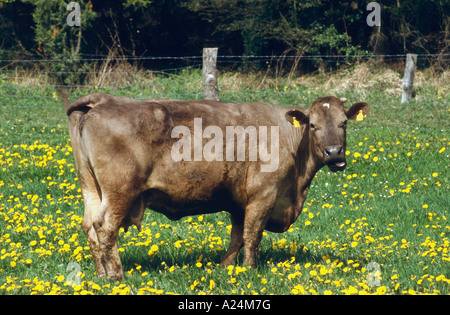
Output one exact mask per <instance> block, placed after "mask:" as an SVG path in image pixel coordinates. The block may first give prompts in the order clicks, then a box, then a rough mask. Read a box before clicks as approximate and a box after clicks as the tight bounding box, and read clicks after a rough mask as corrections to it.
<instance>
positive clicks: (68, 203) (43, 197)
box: [0, 71, 450, 294]
mask: <svg viewBox="0 0 450 315" xmlns="http://www.w3.org/2000/svg"><path fill="white" fill-rule="evenodd" d="M199 80H200V72H199V71H192V72H185V73H182V74H180V75H176V76H166V77H163V76H161V77H155V78H153V79H152V80H151V81H149V82H148V83H147V82H144V83H143V84H142V85H140V86H129V87H124V88H121V89H117V90H115V89H114V90H113V89H110V90H107V89H104V90H102V91H103V92H109V93H112V94H116V95H127V96H132V97H138V98H146V97H171V98H185V99H192V98H197V99H198V98H201V97H202V93H201V90H200V84H199ZM53 92H54V91H53V90H52V89H50V88H45V87H41V88H39V87H21V86H19V85H17V84H13V83H11V82H2V83H1V84H0V97H1V99H2V103H1V105H0V124H1V125H0V231H1V232H0V233H1V234H0V294H47V293H54V294H73V293H75V294H91V293H92V294H110V293H112V294H130V293H134V294H137V293H144V294H172V293H174V294H203V293H206V294H303V293H305V294H330V293H331V294H346V293H348V294H368V293H370V294H372V293H377V294H425V293H437V294H450V254H449V250H450V244H449V242H450V240H449V236H450V223H449V217H450V213H449V208H448V200H449V199H450V198H449V197H450V196H449V179H448V164H449V163H448V153H449V141H450V139H449V138H448V137H449V125H448V105H449V98H448V96H445V95H443V93H439V94H438V93H437V89H436V88H435V87H433V86H428V85H424V86H420V87H418V98H417V100H413V101H411V102H410V103H409V104H404V105H402V104H400V102H399V99H400V97H399V95H396V96H392V95H389V94H386V93H384V92H383V91H382V90H377V89H366V90H345V91H342V92H340V93H339V94H338V95H336V96H340V97H347V98H348V100H349V103H354V102H357V101H367V102H369V103H370V104H371V111H370V114H369V115H368V116H367V118H366V119H365V120H364V121H363V122H361V123H357V122H352V123H351V124H349V130H348V148H347V149H348V152H347V154H348V164H349V165H348V167H347V169H346V170H345V171H344V172H342V173H338V174H333V173H330V172H328V170H327V169H325V168H324V169H322V170H321V171H320V172H319V173H318V174H317V176H316V178H315V179H314V181H313V185H312V187H311V189H310V191H309V194H308V197H307V203H306V204H305V209H304V212H303V213H302V214H301V215H300V217H299V219H298V220H297V222H296V223H295V224H293V225H292V227H291V228H290V229H289V230H288V231H287V232H286V233H283V234H274V233H269V232H268V233H265V235H264V238H263V241H262V243H261V247H260V255H259V257H258V267H257V268H256V269H249V268H245V267H243V266H242V264H240V263H241V262H242V257H241V256H240V257H238V261H239V264H238V265H236V266H235V267H234V268H232V269H231V268H229V269H223V268H219V267H218V265H217V264H218V263H219V261H220V259H221V257H222V256H223V255H224V253H225V251H226V249H227V247H228V245H229V233H230V220H229V216H228V214H226V213H219V214H214V215H205V216H198V217H192V218H189V217H187V218H183V219H181V220H180V221H177V222H172V221H170V220H168V219H167V218H165V217H164V216H162V215H160V214H157V213H155V212H152V211H147V212H146V215H145V219H144V222H143V228H142V231H141V232H140V233H139V232H138V231H137V229H135V228H134V227H133V228H131V229H130V230H129V231H128V232H127V233H125V232H124V231H121V233H120V239H119V251H120V255H121V259H122V262H123V265H124V269H125V273H126V278H125V280H124V281H123V282H120V283H119V282H109V281H108V280H105V279H99V278H97V277H96V276H95V269H94V265H93V261H92V257H91V255H90V252H89V248H88V244H87V241H86V238H85V236H84V234H83V232H82V230H81V220H82V217H83V201H82V195H81V192H80V190H79V187H78V182H77V175H76V171H75V169H74V162H73V157H72V154H71V152H70V151H71V149H70V141H69V136H68V132H67V127H66V123H67V121H66V117H65V114H64V111H63V108H62V105H61V104H60V100H58V99H57V98H58V97H57V96H55V95H54V94H53ZM89 92H92V91H88V90H79V91H73V93H74V94H73V95H72V99H75V97H77V96H79V95H82V94H86V93H89ZM326 94H333V93H332V92H328V91H322V90H321V89H320V87H310V86H286V87H284V86H277V87H275V86H273V87H271V88H269V89H266V90H264V91H262V90H259V91H255V89H254V88H245V87H243V88H242V89H241V90H239V91H228V92H227V91H225V93H224V95H222V100H224V101H254V100H263V101H267V102H270V103H274V104H279V105H299V106H309V104H310V103H311V102H312V101H313V100H314V99H315V98H317V97H319V96H324V95H326ZM377 271H379V272H378V273H377ZM78 272H79V273H78ZM76 280H78V283H77V281H76Z"/></svg>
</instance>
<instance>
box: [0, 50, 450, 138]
mask: <svg viewBox="0 0 450 315" xmlns="http://www.w3.org/2000/svg"><path fill="white" fill-rule="evenodd" d="M0 52H1V50H0ZM406 56H407V55H406V54H395V55H346V56H336V55H311V56H289V55H287V56H286V55H278V56H273V55H262V56H240V55H231V56H226V55H218V56H217V68H218V70H219V74H220V73H222V72H227V71H230V69H234V70H233V71H239V70H240V69H242V68H243V67H245V66H248V65H252V64H254V65H256V66H257V67H258V68H259V69H261V70H260V71H261V72H265V71H266V72H267V71H268V70H269V69H271V71H274V72H275V71H279V72H280V73H279V74H280V75H287V74H288V73H289V71H291V70H292V66H289V65H288V66H286V64H289V63H290V64H291V65H298V63H299V62H300V61H310V62H319V61H320V62H323V63H334V64H335V63H337V62H339V63H341V64H345V63H346V64H348V65H354V64H356V63H362V62H378V61H380V62H384V63H401V62H404V61H405V60H406ZM417 60H418V62H427V63H429V64H432V63H433V62H437V61H439V62H440V63H441V64H447V65H448V63H449V61H450V54H418V55H417ZM68 62H69V63H70V62H79V63H88V64H90V67H88V70H80V71H77V72H76V74H77V75H82V76H84V77H86V78H89V79H88V80H85V82H84V83H82V84H61V83H55V82H53V81H51V80H48V79H47V78H48V77H55V76H61V75H64V74H65V75H70V74H74V72H73V71H53V70H51V69H49V67H45V66H42V65H45V64H50V63H58V64H64V63H68ZM202 65H203V61H202V56H163V57H157V56H156V57H155V56H141V57H136V56H121V57H113V58H111V57H109V56H106V55H90V54H82V55H80V58H77V59H50V60H47V59H42V58H40V57H39V56H37V55H32V54H26V55H23V58H19V59H0V80H1V84H0V129H2V130H3V132H5V130H7V131H9V134H10V135H11V134H14V135H15V136H18V137H27V136H31V135H33V134H36V133H39V134H40V136H41V137H44V138H51V137H53V136H54V133H55V132H60V131H61V130H65V129H66V128H65V124H66V117H65V115H64V111H63V110H62V105H61V100H59V99H58V94H57V92H56V91H57V89H58V88H61V87H65V88H68V89H70V90H71V93H73V95H78V96H79V95H82V94H86V93H90V92H93V91H97V92H107V93H112V94H114V92H115V91H117V90H120V92H121V95H123V94H124V93H125V94H128V95H129V96H130V97H134V98H137V99H151V98H180V99H202V98H203V91H202V88H201V78H200V77H199V75H197V76H192V75H190V74H189V72H190V71H191V70H200V69H202ZM283 67H284V68H283ZM275 69H277V70H275ZM283 71H284V72H283ZM191 72H192V71H191ZM198 73H199V72H198ZM174 75H176V76H177V79H178V80H179V79H180V76H181V77H183V76H184V75H186V78H185V79H184V82H183V83H182V84H179V85H177V86H174V87H172V86H171V84H170V82H171V79H172V78H173V76H174ZM155 76H161V77H164V78H166V82H167V84H164V83H161V82H162V81H161V80H151V78H152V77H155ZM193 80H194V81H195V80H196V81H198V82H192V81H193ZM221 88H226V87H224V86H223V85H221V83H220V81H219V89H221ZM226 93H247V94H258V95H260V96H261V98H264V96H265V93H266V91H264V90H261V89H257V90H255V89H251V90H245V91H242V90H239V91H237V90H232V89H226ZM270 93H280V94H289V93H291V94H295V93H298V92H294V91H283V90H282V89H280V90H279V91H270ZM24 120H26V121H24ZM18 128H21V130H17V129H18ZM7 133H8V132H7ZM0 142H1V138H0Z"/></svg>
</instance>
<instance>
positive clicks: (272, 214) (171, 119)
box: [63, 93, 369, 279]
mask: <svg viewBox="0 0 450 315" xmlns="http://www.w3.org/2000/svg"><path fill="white" fill-rule="evenodd" d="M63 99H64V100H65V107H66V111H67V114H68V116H69V132H70V138H71V143H72V147H73V154H74V158H75V163H76V166H77V171H78V175H79V181H80V186H81V189H82V192H83V198H84V203H85V214H84V220H83V224H82V227H83V230H84V232H85V234H86V236H87V238H88V240H89V245H90V248H91V252H92V256H93V259H94V262H95V266H96V270H97V275H98V276H107V277H108V278H109V279H122V278H123V276H124V274H123V270H122V265H121V262H120V258H119V255H118V251H117V238H118V233H119V228H120V227H124V228H128V227H129V226H130V225H133V224H134V225H136V226H137V227H138V228H140V222H141V220H142V218H143V214H144V210H145V208H147V207H148V208H150V209H152V210H155V211H158V212H161V213H163V214H165V215H166V216H167V217H169V218H170V219H173V220H177V219H180V218H181V217H183V216H187V215H195V214H203V213H213V212H218V211H222V210H226V211H228V212H229V213H230V215H231V222H232V230H231V243H230V246H229V249H228V251H227V252H226V254H225V256H224V258H223V260H222V264H223V265H229V264H233V263H234V262H235V260H236V257H237V254H238V252H239V250H240V249H241V248H242V247H244V263H245V264H247V265H250V266H255V264H256V255H257V249H258V246H259V243H260V241H261V237H262V232H263V230H264V229H267V230H269V231H273V232H284V231H286V230H287V229H288V228H289V226H290V225H291V224H292V223H294V222H295V220H296V219H297V217H298V215H299V214H300V213H301V211H302V206H303V203H304V201H305V198H306V194H307V191H308V188H309V186H310V184H311V181H312V179H313V177H314V175H315V174H316V172H317V171H318V170H319V169H320V168H321V167H322V166H324V165H328V166H329V168H330V169H331V170H332V171H337V170H343V168H345V140H346V139H345V137H346V135H345V128H346V121H347V119H355V118H356V116H357V114H358V113H360V111H362V113H363V114H366V113H367V109H368V107H369V105H368V104H367V103H356V104H354V105H353V106H352V107H351V108H350V109H346V108H345V107H344V106H343V105H342V104H343V102H344V100H343V99H339V98H335V97H325V98H319V99H317V100H316V101H315V102H314V103H313V104H312V106H311V107H310V108H308V109H299V108H293V107H280V106H272V105H268V104H263V103H221V102H215V101H178V100H158V101H137V100H133V99H129V98H124V97H114V96H110V95H106V94H101V93H96V94H90V95H86V96H83V97H81V98H79V99H78V100H76V101H75V102H74V103H72V104H70V105H69V103H68V98H67V95H66V94H65V93H63ZM325 103H328V104H329V106H328V107H326V106H324V105H323V104H325ZM196 117H200V118H202V120H203V126H204V127H205V126H208V125H214V126H219V127H221V128H223V130H225V127H226V126H227V125H228V126H231V125H233V126H244V127H246V126H250V125H251V126H279V167H278V169H277V170H276V171H275V172H267V173H265V172H261V171H260V164H261V163H265V162H261V161H248V159H246V161H243V162H238V161H228V162H227V161H220V162H219V161H213V162H206V161H201V162H196V161H192V162H187V161H180V162H175V161H174V160H173V159H172V158H171V153H170V152H171V147H172V145H173V144H174V143H175V142H176V141H178V139H172V138H171V130H172V129H173V127H175V126H178V125H183V126H188V127H189V128H191V127H192V125H193V123H192V122H193V120H194V118H196ZM293 117H295V119H296V120H297V121H298V122H300V124H301V126H300V127H299V128H296V127H294V126H293V124H294V118H293ZM268 147H269V148H270V145H268ZM342 151H343V152H344V153H343V152H342ZM247 154H248V153H247Z"/></svg>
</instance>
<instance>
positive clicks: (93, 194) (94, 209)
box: [82, 190, 106, 277]
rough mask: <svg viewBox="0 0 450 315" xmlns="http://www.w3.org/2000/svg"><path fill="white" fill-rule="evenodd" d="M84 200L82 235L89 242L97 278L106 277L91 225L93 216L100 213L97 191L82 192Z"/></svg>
mask: <svg viewBox="0 0 450 315" xmlns="http://www.w3.org/2000/svg"><path fill="white" fill-rule="evenodd" d="M83 199H84V204H85V208H84V218H83V223H82V228H83V231H84V234H86V237H87V239H88V241H89V247H90V249H91V254H92V258H93V260H94V263H95V270H96V271H97V276H98V277H105V276H106V269H105V260H104V257H103V252H102V250H101V248H100V243H99V241H98V237H97V232H96V230H95V228H94V224H93V216H95V214H96V213H98V212H99V211H100V206H101V201H100V197H99V195H98V193H97V191H87V190H83Z"/></svg>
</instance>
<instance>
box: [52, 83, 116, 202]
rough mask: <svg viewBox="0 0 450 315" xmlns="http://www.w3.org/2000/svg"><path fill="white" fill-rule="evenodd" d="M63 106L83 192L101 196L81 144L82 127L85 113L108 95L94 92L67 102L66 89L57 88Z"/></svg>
mask: <svg viewBox="0 0 450 315" xmlns="http://www.w3.org/2000/svg"><path fill="white" fill-rule="evenodd" d="M59 94H60V96H61V99H62V100H63V104H64V108H65V110H66V113H67V116H68V127H69V136H70V143H71V146H72V153H73V157H74V160H75V165H76V168H77V172H78V178H79V183H80V186H81V188H82V190H83V192H94V191H96V192H97V193H98V195H99V196H100V198H101V190H100V187H99V185H98V183H97V180H96V178H95V174H94V170H93V169H92V167H91V163H90V162H89V157H88V154H87V152H86V150H85V146H84V145H83V139H82V133H81V131H82V127H83V123H84V121H85V115H86V114H87V113H88V111H90V110H91V109H92V108H94V107H95V106H97V105H98V104H100V103H102V102H103V101H105V100H106V99H107V97H108V95H106V94H102V93H95V94H89V95H86V96H82V97H80V98H79V99H77V100H76V101H75V102H73V103H69V95H68V92H67V90H65V89H61V90H59Z"/></svg>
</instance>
